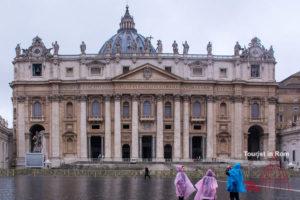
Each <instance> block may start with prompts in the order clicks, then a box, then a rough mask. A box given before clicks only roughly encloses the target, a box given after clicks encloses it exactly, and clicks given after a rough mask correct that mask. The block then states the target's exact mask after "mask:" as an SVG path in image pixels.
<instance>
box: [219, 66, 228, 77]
mask: <svg viewBox="0 0 300 200" xmlns="http://www.w3.org/2000/svg"><path fill="white" fill-rule="evenodd" d="M225 77H227V69H226V68H220V78H225Z"/></svg>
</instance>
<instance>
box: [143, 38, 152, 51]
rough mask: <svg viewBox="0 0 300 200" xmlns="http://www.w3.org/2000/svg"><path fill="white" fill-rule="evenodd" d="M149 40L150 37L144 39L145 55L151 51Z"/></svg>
mask: <svg viewBox="0 0 300 200" xmlns="http://www.w3.org/2000/svg"><path fill="white" fill-rule="evenodd" d="M151 39H152V37H151V36H150V37H146V38H145V41H144V42H145V45H144V50H145V53H149V52H150V51H151Z"/></svg>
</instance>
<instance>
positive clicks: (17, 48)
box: [15, 44, 21, 58]
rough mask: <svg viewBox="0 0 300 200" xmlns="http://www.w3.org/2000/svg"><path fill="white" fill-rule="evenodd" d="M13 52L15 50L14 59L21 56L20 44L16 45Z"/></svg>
mask: <svg viewBox="0 0 300 200" xmlns="http://www.w3.org/2000/svg"><path fill="white" fill-rule="evenodd" d="M15 50H16V57H17V58H18V57H20V55H21V47H20V44H17V46H16V48H15Z"/></svg>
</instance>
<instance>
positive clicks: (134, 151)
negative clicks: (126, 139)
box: [131, 95, 139, 159]
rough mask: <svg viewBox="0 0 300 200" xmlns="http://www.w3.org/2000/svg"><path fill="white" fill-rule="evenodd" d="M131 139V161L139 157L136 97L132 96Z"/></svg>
mask: <svg viewBox="0 0 300 200" xmlns="http://www.w3.org/2000/svg"><path fill="white" fill-rule="evenodd" d="M131 120H132V121H131V124H132V137H131V149H132V155H131V157H132V158H133V159H137V158H138V157H139V119H138V95H133V96H132V116H131Z"/></svg>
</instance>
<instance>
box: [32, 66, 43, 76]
mask: <svg viewBox="0 0 300 200" xmlns="http://www.w3.org/2000/svg"><path fill="white" fill-rule="evenodd" d="M32 76H42V64H32Z"/></svg>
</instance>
